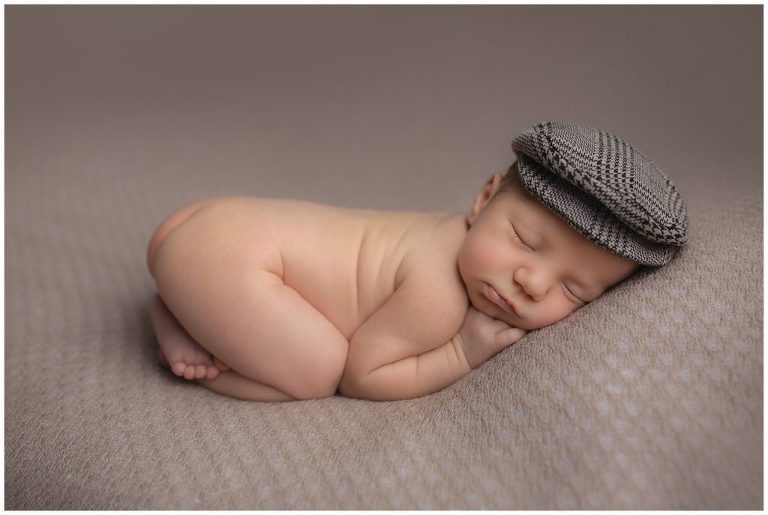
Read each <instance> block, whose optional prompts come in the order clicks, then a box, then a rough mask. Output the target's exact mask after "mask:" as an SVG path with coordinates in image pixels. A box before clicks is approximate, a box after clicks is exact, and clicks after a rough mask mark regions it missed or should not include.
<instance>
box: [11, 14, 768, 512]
mask: <svg viewBox="0 0 768 515" xmlns="http://www.w3.org/2000/svg"><path fill="white" fill-rule="evenodd" d="M664 9H667V10H666V11H665V12H661V11H663V10H664ZM5 12H6V18H5V20H6V38H7V39H6V52H7V54H6V87H7V89H6V102H7V112H6V147H5V151H6V197H5V201H6V210H5V215H6V219H5V231H6V247H5V249H6V251H5V266H6V269H5V278H6V282H5V287H6V290H5V295H6V296H5V300H6V304H5V306H6V310H5V325H6V326H5V431H6V432H5V446H6V449H5V452H6V454H5V456H6V460H5V464H6V465H5V466H6V468H5V495H6V500H5V507H6V508H7V509H198V508H199V509H245V508H259V509H288V508H302V509H312V508H322V509H349V508H358V509H369V508H376V509H399V508H410V509H422V508H431V509H447V508H452V509H467V508H472V509H481V508H493V509H524V508H538V509H551V508H571V509H579V508H582V509H583V508H596V509H602V508H649V509H655V508H670V509H688V508H696V509H702V508H709V509H720V508H734V509H740V508H749V509H761V508H762V503H763V496H762V486H763V477H762V474H763V470H762V463H763V458H762V452H763V441H762V435H763V427H762V420H763V395H762V392H763V384H762V377H763V374H762V365H763V364H762V355H763V353H762V330H763V317H762V313H763V306H762V299H763V283H762V259H763V255H762V248H763V247H762V246H763V241H762V234H763V225H762V220H763V198H762V182H761V169H762V155H761V144H762V135H761V130H760V127H761V112H760V106H761V98H762V97H761V94H762V85H761V63H762V57H761V51H760V49H761V48H762V47H761V46H760V43H761V37H762V26H761V16H760V14H761V7H759V6H747V7H743V6H742V7H714V6H709V7H706V8H695V7H674V8H672V7H667V8H665V7H658V6H645V7H640V6H634V7H621V8H616V7H609V6H593V7H589V8H582V7H577V6H571V7H562V6H560V7H552V8H545V7H527V6H497V7H485V8H468V7H432V8H429V7H410V8H408V7H391V8H382V7H364V8H362V7H348V8H344V7H326V8H323V7H291V8H275V7H223V8H213V7H176V8H174V7H158V8H147V7H106V8H104V7H71V6H70V7H61V6H59V7H51V6H8V7H6V10H5ZM544 35H546V37H544ZM712 63H717V66H716V67H713V66H712ZM548 118H553V119H563V120H565V121H574V122H579V123H584V124H592V125H596V126H600V127H603V128H606V129H608V130H612V131H614V132H616V133H617V134H618V135H620V136H623V137H625V138H626V139H628V140H629V141H631V142H632V143H633V144H635V145H637V146H638V147H639V148H641V149H643V150H644V151H645V152H646V153H648V154H649V155H651V156H652V157H654V158H656V159H657V160H658V162H659V164H660V165H661V166H662V168H664V169H666V170H667V171H668V173H669V174H670V175H671V176H672V177H673V179H674V180H675V182H676V183H677V184H678V186H679V188H680V190H681V191H682V193H683V195H684V196H685V198H686V200H687V202H688V207H689V215H690V219H691V243H690V245H689V246H688V247H687V248H686V249H685V250H684V251H683V252H682V254H681V255H680V257H679V258H678V259H677V260H676V261H674V262H673V263H671V264H670V265H668V266H667V267H665V268H663V269H661V270H657V271H652V272H650V271H649V272H644V273H642V274H640V275H639V276H636V277H634V278H632V279H631V280H629V281H628V282H626V283H624V284H621V285H620V286H618V287H617V288H615V289H613V290H611V291H609V292H608V293H607V294H606V295H604V296H603V297H602V298H601V299H599V300H598V301H596V302H594V303H593V304H591V305H589V306H587V307H586V308H584V309H582V310H580V311H578V312H577V313H575V314H574V315H573V316H572V317H570V318H568V319H566V320H565V321H563V322H561V323H558V324H556V325H554V326H551V327H548V328H545V329H542V330H539V331H536V332H533V333H531V334H529V335H528V336H527V337H526V338H524V339H523V340H521V341H520V342H519V343H517V344H515V345H514V346H513V347H511V348H508V349H506V350H505V351H503V352H502V353H501V354H499V355H498V356H496V357H495V358H493V359H492V360H490V361H489V362H487V363H486V364H484V365H483V366H481V367H480V368H479V369H477V370H475V371H473V372H472V373H470V374H469V375H468V376H466V377H465V378H464V379H462V380H461V381H459V382H458V383H456V384H455V385H453V386H451V387H449V388H447V389H445V390H444V391H442V392H439V393H437V394H434V395H431V396H428V397H423V398H419V399H415V400H409V401H399V402H386V403H377V402H368V401H360V400H350V399H345V398H341V397H336V398H330V399H324V400H315V401H305V402H293V403H283V404H265V403H252V402H244V401H237V400H233V399H229V398H224V397H221V396H218V395H216V394H214V393H212V392H210V391H208V390H206V389H204V388H201V387H198V386H196V385H193V384H190V383H188V382H186V381H184V380H182V379H178V378H175V377H173V376H172V375H171V374H169V373H168V372H167V371H165V370H163V369H161V368H160V367H159V365H157V363H156V361H155V357H154V346H155V341H154V336H153V333H152V330H151V327H150V324H149V321H148V318H147V308H148V303H149V300H150V297H151V295H152V293H153V284H152V281H151V279H150V277H149V275H148V273H147V271H146V266H145V263H144V252H145V248H146V244H147V242H148V240H149V237H150V235H151V233H152V230H153V229H154V227H155V226H156V225H157V223H159V222H160V221H161V220H162V218H163V217H164V216H166V215H167V214H168V213H170V212H171V211H173V210H174V209H176V208H178V207H180V206H181V205H183V204H185V203H187V202H191V201H193V200H197V199H200V198H203V197H207V196H214V195H226V194H245V195H254V196H271V197H290V198H302V199H307V200H312V201H316V202H326V203H333V204H338V205H349V206H356V207H372V208H392V209H420V210H431V209H455V210H462V209H465V208H466V207H468V205H469V201H470V199H471V197H472V195H473V194H474V193H475V191H476V190H478V189H479V188H480V187H481V186H482V183H483V181H484V179H485V178H486V177H487V176H488V175H490V173H491V172H492V171H493V170H494V169H503V167H504V166H506V165H507V164H508V163H509V162H510V160H511V159H512V154H511V151H510V150H509V148H508V146H507V145H508V144H509V141H510V140H511V138H512V137H513V136H514V135H515V134H516V133H517V132H518V131H520V130H522V129H524V128H526V127H527V126H529V125H532V124H533V123H535V122H538V121H541V120H544V119H548Z"/></svg>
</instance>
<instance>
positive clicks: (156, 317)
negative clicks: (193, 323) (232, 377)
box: [149, 295, 229, 379]
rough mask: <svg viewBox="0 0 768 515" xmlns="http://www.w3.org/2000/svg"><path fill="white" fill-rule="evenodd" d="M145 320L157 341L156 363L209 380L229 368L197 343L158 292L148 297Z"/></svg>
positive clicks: (180, 372)
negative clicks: (149, 300)
mask: <svg viewBox="0 0 768 515" xmlns="http://www.w3.org/2000/svg"><path fill="white" fill-rule="evenodd" d="M149 319H150V321H151V322H152V327H153V328H154V330H155V336H156V337H157V342H158V344H159V349H158V350H159V355H158V358H159V359H160V363H162V364H163V365H166V366H167V367H168V368H170V369H171V371H172V372H173V373H174V374H176V375H177V376H180V377H184V378H186V379H213V378H214V377H216V376H217V375H219V372H223V371H226V370H228V368H229V367H227V366H226V365H224V364H223V363H221V362H220V361H219V360H218V359H216V358H215V357H213V356H212V355H211V353H210V352H208V351H207V350H205V349H204V348H203V347H202V346H200V344H199V343H197V342H196V341H195V340H194V339H192V337H191V336H190V335H189V333H188V332H187V331H186V330H185V329H184V328H183V327H182V326H181V324H179V321H178V320H176V318H175V317H174V316H173V314H172V313H171V312H170V311H168V307H167V306H166V305H165V303H164V302H163V300H162V299H161V298H160V296H159V295H155V297H154V298H153V299H152V305H151V306H150V308H149Z"/></svg>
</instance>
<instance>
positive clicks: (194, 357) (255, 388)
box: [150, 295, 291, 401]
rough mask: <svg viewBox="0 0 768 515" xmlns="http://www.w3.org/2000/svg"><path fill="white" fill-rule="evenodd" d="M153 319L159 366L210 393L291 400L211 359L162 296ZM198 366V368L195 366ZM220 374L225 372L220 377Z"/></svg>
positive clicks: (154, 307) (152, 310) (155, 302)
mask: <svg viewBox="0 0 768 515" xmlns="http://www.w3.org/2000/svg"><path fill="white" fill-rule="evenodd" d="M150 318H151V319H152V325H153V326H154V328H155V334H156V335H157V340H158V343H159V348H158V359H159V360H160V363H161V364H162V365H164V366H166V367H168V368H170V369H171V371H172V372H173V373H174V374H176V375H177V376H181V377H184V378H186V379H197V380H198V382H199V383H201V384H203V385H204V386H207V387H208V388H210V389H211V390H213V391H215V392H217V393H220V394H223V395H229V396H230V397H235V398H238V399H245V400H269V401H287V400H291V397H289V396H287V395H285V394H284V393H282V392H280V391H278V390H275V389H274V388H271V387H269V386H267V385H264V384H260V383H257V382H256V381H252V380H250V379H248V378H246V377H243V376H241V375H240V374H238V373H237V372H235V371H234V370H230V369H229V367H228V366H227V365H225V364H224V363H222V362H221V361H219V360H218V359H217V358H216V357H214V356H212V355H211V353H210V352H208V351H207V350H205V349H204V348H203V347H202V346H201V345H200V344H199V343H197V342H196V341H195V340H193V339H192V337H191V336H190V335H189V333H188V332H187V331H186V330H185V329H184V328H183V327H182V326H181V324H179V322H178V320H176V318H175V317H174V316H173V314H172V313H171V312H170V311H168V307H167V306H166V305H165V303H163V301H162V299H161V298H160V296H159V295H155V298H154V299H153V300H152V306H151V308H150ZM195 363H199V364H195ZM220 372H222V373H221V374H220Z"/></svg>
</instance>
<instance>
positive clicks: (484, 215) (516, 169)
mask: <svg viewBox="0 0 768 515" xmlns="http://www.w3.org/2000/svg"><path fill="white" fill-rule="evenodd" d="M512 147H513V149H514V150H515V151H516V152H517V154H518V160H517V161H516V162H515V164H513V165H512V167H510V169H509V170H508V172H507V174H506V175H503V174H501V173H500V172H496V173H494V174H493V175H492V176H491V177H490V178H489V179H488V181H487V182H486V184H485V186H484V187H483V188H482V190H480V192H479V193H478V194H477V196H476V197H475V200H474V203H473V204H472V207H471V208H470V210H469V212H468V213H467V225H468V232H467V236H466V238H465V239H464V242H463V243H462V246H461V249H460V250H459V271H460V273H461V276H462V279H463V280H464V284H465V285H466V288H467V292H468V294H469V298H470V301H471V302H472V304H473V305H474V307H475V308H476V309H478V310H479V311H481V312H483V313H485V314H486V315H488V316H492V317H494V318H498V319H500V320H503V321H505V322H507V323H509V324H510V325H513V326H515V327H519V328H522V329H527V330H531V329H537V328H540V327H544V326H547V325H550V324H552V323H554V322H557V321H558V320H561V319H563V318H565V317H566V316H568V315H569V314H570V313H572V312H573V311H575V310H576V309H578V308H580V307H581V306H583V305H585V304H586V303H588V302H591V301H592V300H594V299H596V298H597V297H599V296H600V295H602V293H603V292H605V291H606V290H607V289H608V288H610V287H612V286H614V285H615V284H617V283H619V282H621V281H622V280H624V279H626V278H627V277H629V276H630V275H632V273H634V272H635V271H636V270H637V269H638V268H640V267H641V266H656V267H657V266H662V265H664V264H666V263H667V262H669V261H670V260H671V259H672V258H673V257H674V255H675V254H676V251H677V250H678V249H679V247H680V246H682V245H683V244H685V242H686V241H687V224H688V219H687V215H686V210H685V205H684V203H683V201H682V198H681V197H680V195H679V193H678V192H677V190H676V188H675V187H674V185H673V184H672V182H671V181H670V180H669V178H668V177H667V176H666V175H664V173H663V172H661V170H659V169H658V168H657V167H656V166H655V165H654V164H653V163H652V162H651V161H650V160H648V159H647V158H646V157H645V156H643V155H642V154H640V153H639V152H638V151H637V150H636V149H634V148H633V147H631V146H630V145H629V144H627V143H626V142H624V141H622V140H620V139H618V138H616V137H615V136H613V135H611V134H608V133H606V132H603V131H598V130H595V129H590V128H585V127H579V126H575V125H569V124H562V123H544V124H539V125H537V126H536V127H533V128H531V129H529V130H527V131H525V132H524V133H523V134H521V135H520V136H518V137H517V138H516V139H515V141H513V143H512Z"/></svg>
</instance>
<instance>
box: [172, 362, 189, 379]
mask: <svg viewBox="0 0 768 515" xmlns="http://www.w3.org/2000/svg"><path fill="white" fill-rule="evenodd" d="M186 369H187V364H186V363H184V362H183V361H177V362H176V363H174V364H173V365H171V371H173V373H174V374H176V375H177V376H183V375H184V371H185V370H186Z"/></svg>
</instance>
